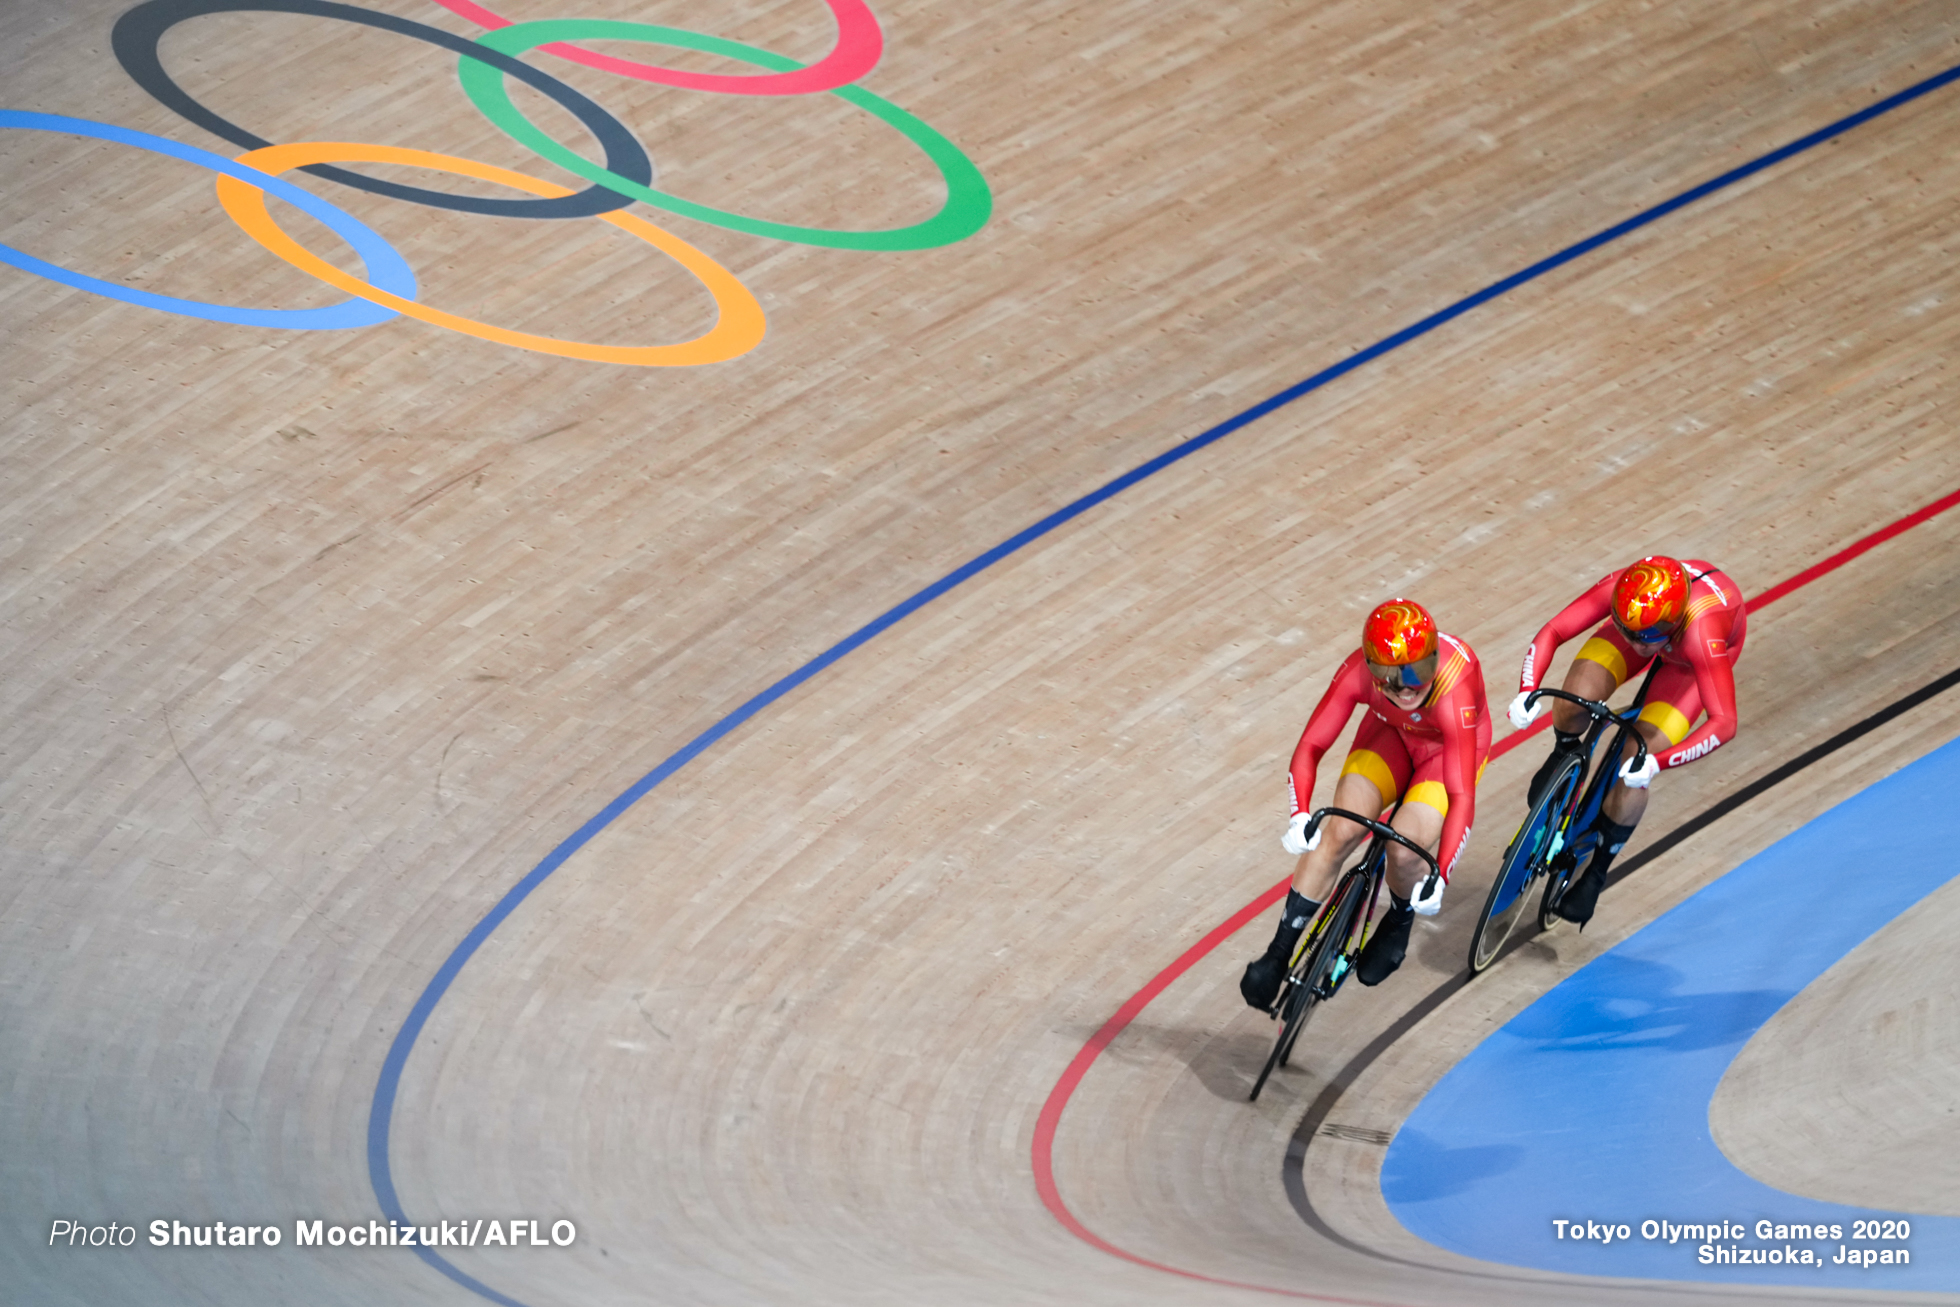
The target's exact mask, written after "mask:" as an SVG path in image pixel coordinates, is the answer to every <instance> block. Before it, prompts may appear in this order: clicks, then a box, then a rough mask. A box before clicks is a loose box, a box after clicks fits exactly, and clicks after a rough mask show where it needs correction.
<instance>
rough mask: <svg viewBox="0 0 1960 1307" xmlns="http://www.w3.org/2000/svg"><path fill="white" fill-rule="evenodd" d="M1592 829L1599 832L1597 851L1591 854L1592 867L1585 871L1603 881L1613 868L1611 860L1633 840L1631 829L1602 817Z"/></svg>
mask: <svg viewBox="0 0 1960 1307" xmlns="http://www.w3.org/2000/svg"><path fill="white" fill-rule="evenodd" d="M1593 829H1594V830H1597V831H1598V832H1599V851H1598V852H1597V853H1595V854H1593V858H1592V865H1591V866H1590V867H1588V868H1587V869H1586V870H1587V873H1588V874H1590V875H1596V876H1598V877H1600V878H1601V879H1604V878H1605V876H1606V873H1607V872H1608V871H1611V870H1612V868H1613V859H1614V858H1615V857H1617V856H1618V855H1619V852H1620V850H1621V849H1623V848H1625V847H1626V846H1627V841H1628V840H1630V839H1632V838H1633V827H1632V826H1622V825H1620V824H1619V823H1618V822H1614V821H1608V820H1607V819H1606V818H1605V817H1604V816H1602V817H1600V819H1599V824H1598V825H1597V826H1595V827H1594V828H1593Z"/></svg>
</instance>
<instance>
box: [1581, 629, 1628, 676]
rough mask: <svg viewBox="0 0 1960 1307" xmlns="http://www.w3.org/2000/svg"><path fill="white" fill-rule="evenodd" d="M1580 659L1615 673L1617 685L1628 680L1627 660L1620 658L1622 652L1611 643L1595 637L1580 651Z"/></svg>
mask: <svg viewBox="0 0 1960 1307" xmlns="http://www.w3.org/2000/svg"><path fill="white" fill-rule="evenodd" d="M1579 657H1580V658H1583V659H1585V660H1586V661H1587V662H1589V663H1598V664H1599V665H1600V666H1601V667H1604V668H1605V669H1606V670H1607V671H1609V672H1611V673H1613V684H1615V685H1618V684H1619V683H1620V682H1621V681H1624V680H1626V678H1627V660H1626V659H1624V658H1622V657H1620V651H1619V650H1618V649H1615V648H1614V647H1613V645H1612V643H1611V642H1610V641H1607V640H1602V639H1600V638H1599V637H1598V636H1596V635H1595V636H1594V637H1593V638H1592V639H1590V640H1588V641H1586V643H1585V646H1584V647H1583V648H1581V649H1580V650H1579ZM1575 661H1576V660H1575Z"/></svg>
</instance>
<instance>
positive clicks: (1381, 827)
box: [1300, 808, 1443, 898]
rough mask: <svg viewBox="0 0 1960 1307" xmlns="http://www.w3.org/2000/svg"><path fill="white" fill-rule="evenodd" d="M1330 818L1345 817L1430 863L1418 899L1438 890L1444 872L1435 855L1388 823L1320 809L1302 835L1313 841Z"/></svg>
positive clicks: (1352, 813) (1328, 809)
mask: <svg viewBox="0 0 1960 1307" xmlns="http://www.w3.org/2000/svg"><path fill="white" fill-rule="evenodd" d="M1328 817H1344V818H1346V819H1347V820H1348V821H1351V822H1353V823H1354V824H1355V825H1357V826H1363V827H1366V828H1367V829H1368V830H1371V831H1373V832H1374V833H1375V834H1377V835H1379V836H1381V837H1382V838H1383V839H1386V840H1393V841H1395V842H1396V843H1397V844H1400V845H1401V846H1402V847H1403V848H1405V849H1408V850H1409V851H1410V852H1411V853H1414V854H1415V855H1416V856H1417V857H1419V858H1421V859H1422V860H1423V861H1424V862H1426V863H1428V864H1429V878H1428V879H1427V880H1425V881H1423V882H1422V889H1421V891H1420V893H1419V894H1418V897H1420V898H1428V897H1429V895H1430V892H1431V891H1432V890H1434V889H1435V888H1436V881H1437V878H1438V877H1440V876H1441V875H1442V874H1443V870H1442V868H1441V867H1438V866H1437V865H1436V857H1435V855H1434V854H1432V853H1431V852H1430V851H1429V850H1428V849H1425V848H1423V847H1422V845H1420V844H1418V843H1416V842H1415V841H1414V840H1412V839H1410V838H1409V837H1408V836H1406V835H1404V834H1403V833H1402V832H1401V831H1399V830H1396V829H1395V828H1394V827H1393V826H1391V825H1389V824H1388V823H1387V822H1384V821H1376V820H1375V819H1374V818H1373V817H1364V816H1362V815H1361V814H1360V813H1358V812H1349V811H1348V810H1347V809H1346V808H1318V809H1316V810H1315V811H1314V814H1313V816H1312V817H1311V818H1309V819H1308V821H1307V826H1306V829H1305V830H1303V831H1302V832H1300V833H1301V834H1302V835H1303V836H1305V837H1306V838H1307V839H1312V838H1313V837H1314V832H1315V831H1317V830H1319V829H1320V823H1321V822H1322V821H1323V820H1325V819H1326V818H1328Z"/></svg>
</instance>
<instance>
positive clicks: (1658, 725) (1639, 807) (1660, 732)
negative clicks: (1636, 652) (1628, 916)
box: [1558, 663, 1701, 926]
mask: <svg viewBox="0 0 1960 1307" xmlns="http://www.w3.org/2000/svg"><path fill="white" fill-rule="evenodd" d="M1700 715H1701V694H1700V692H1699V691H1698V690H1696V689H1695V676H1694V672H1693V671H1692V670H1690V669H1688V668H1685V667H1677V666H1675V665H1674V664H1673V663H1666V664H1663V665H1662V667H1661V670H1660V671H1659V673H1657V674H1656V675H1655V677H1654V682H1653V684H1652V685H1651V686H1649V687H1648V690H1647V702H1646V703H1645V704H1644V705H1643V706H1642V707H1641V709H1640V718H1639V720H1638V721H1637V722H1635V723H1634V729H1636V730H1638V731H1639V732H1640V738H1641V739H1642V740H1644V741H1646V744H1647V752H1649V753H1653V752H1655V751H1656V750H1660V749H1666V748H1668V747H1669V746H1671V745H1676V744H1679V743H1681V741H1683V740H1685V739H1687V738H1688V732H1689V731H1691V730H1693V729H1694V722H1695V718H1697V717H1699V716H1700ZM1622 761H1628V762H1630V761H1632V753H1631V751H1630V750H1629V751H1627V756H1626V757H1625V758H1624V759H1622ZM1609 784H1610V788H1609V789H1608V790H1607V791H1606V801H1605V803H1604V804H1602V805H1601V809H1600V815H1599V821H1598V824H1597V825H1596V826H1595V828H1594V829H1596V830H1597V831H1598V832H1599V842H1598V844H1597V845H1596V846H1595V847H1594V852H1593V856H1592V860H1591V861H1590V862H1588V863H1587V864H1586V870H1585V872H1584V873H1583V874H1581V875H1580V876H1579V877H1578V879H1576V880H1574V881H1573V882H1572V887H1571V888H1570V889H1568V890H1566V892H1565V897H1564V898H1563V899H1561V900H1560V902H1559V909H1558V911H1559V915H1560V916H1561V917H1564V918H1565V919H1566V920H1567V921H1571V922H1576V923H1578V924H1579V925H1581V926H1583V925H1585V924H1586V922H1588V921H1590V920H1591V919H1592V914H1593V909H1594V907H1595V906H1597V904H1598V902H1599V892H1600V891H1601V890H1603V889H1605V888H1606V875H1607V873H1608V872H1609V871H1611V870H1612V869H1613V859H1614V858H1616V857H1618V856H1619V853H1620V850H1621V849H1623V848H1625V847H1626V845H1627V841H1628V840H1630V839H1632V838H1633V828H1634V827H1636V826H1638V825H1639V824H1640V818H1641V816H1642V815H1643V814H1644V813H1645V812H1646V811H1647V791H1645V790H1639V789H1635V788H1634V787H1633V786H1631V785H1626V784H1623V783H1622V782H1621V781H1620V780H1619V778H1618V777H1617V776H1615V777H1614V778H1613V779H1612V780H1611V782H1610V783H1609Z"/></svg>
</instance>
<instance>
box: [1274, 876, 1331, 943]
mask: <svg viewBox="0 0 1960 1307" xmlns="http://www.w3.org/2000/svg"><path fill="white" fill-rule="evenodd" d="M1318 911H1320V905H1319V904H1318V903H1315V902H1314V901H1313V900H1312V899H1310V898H1308V897H1307V896H1306V895H1304V894H1302V893H1300V891H1299V890H1296V889H1294V888H1292V887H1291V886H1288V887H1287V891H1286V906H1285V908H1283V909H1282V910H1281V911H1280V914H1279V927H1278V929H1276V930H1274V931H1273V942H1272V943H1270V944H1268V945H1267V946H1266V956H1268V957H1274V958H1284V957H1288V956H1290V955H1291V954H1292V952H1293V946H1294V945H1295V944H1298V943H1299V942H1300V932H1301V931H1303V930H1305V929H1306V928H1307V923H1308V922H1309V921H1312V920H1313V915H1314V913H1316V912H1318Z"/></svg>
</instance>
